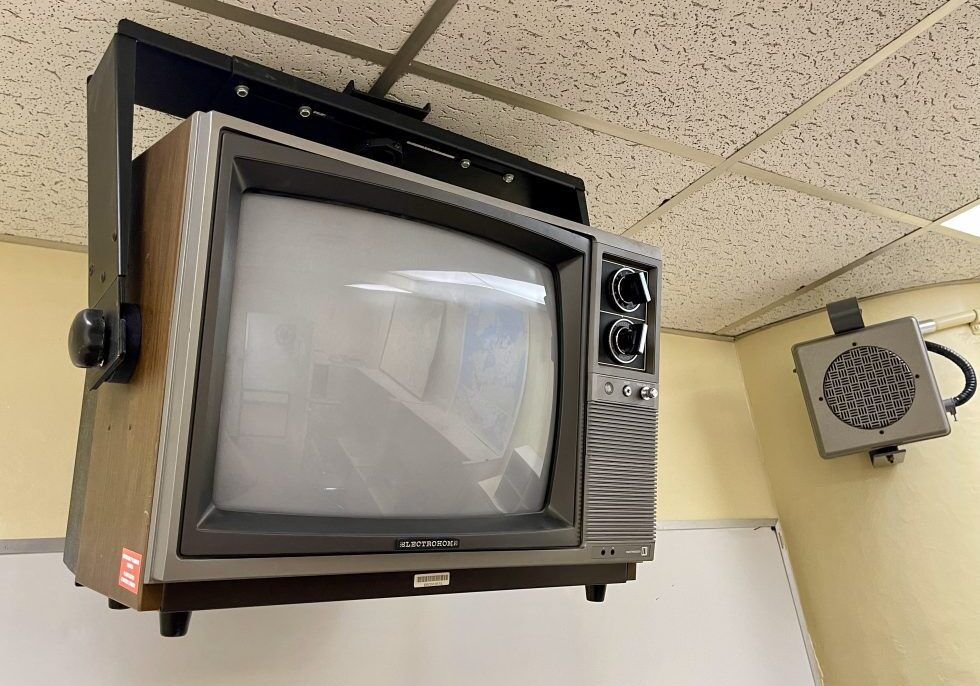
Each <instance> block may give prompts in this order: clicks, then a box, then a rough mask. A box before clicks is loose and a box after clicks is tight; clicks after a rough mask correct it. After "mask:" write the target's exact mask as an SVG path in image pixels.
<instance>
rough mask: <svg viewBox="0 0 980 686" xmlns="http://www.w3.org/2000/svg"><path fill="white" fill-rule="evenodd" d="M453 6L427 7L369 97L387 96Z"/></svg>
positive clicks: (450, 0)
mask: <svg viewBox="0 0 980 686" xmlns="http://www.w3.org/2000/svg"><path fill="white" fill-rule="evenodd" d="M455 6H456V0H435V2H433V3H432V4H431V5H430V6H429V9H427V10H426V11H425V15H423V17H422V19H421V20H420V21H419V23H418V24H417V25H416V26H415V28H414V29H412V33H410V34H409V36H408V38H406V39H405V42H404V43H402V45H401V47H400V48H398V52H396V53H395V57H394V59H392V60H391V62H389V63H388V65H387V66H386V67H385V68H384V71H382V72H381V76H379V77H378V79H377V80H376V81H375V82H374V85H372V86H371V89H370V90H369V91H368V92H369V93H370V94H371V95H374V96H376V97H383V96H385V95H387V94H388V91H389V90H391V87H392V86H394V85H395V82H396V81H398V79H400V78H401V77H402V76H404V75H405V72H406V71H407V70H408V68H409V66H410V65H411V64H412V61H413V60H414V59H415V57H416V55H418V54H419V51H420V50H422V48H424V47H425V44H426V43H428V42H429V39H430V38H432V34H434V33H435V32H436V31H437V30H438V29H439V27H440V26H442V22H443V21H445V19H446V17H447V16H449V12H450V11H452V9H453V7H455Z"/></svg>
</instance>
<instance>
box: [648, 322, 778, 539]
mask: <svg viewBox="0 0 980 686" xmlns="http://www.w3.org/2000/svg"><path fill="white" fill-rule="evenodd" d="M660 369H661V372H660V374H661V377H660V387H661V395H660V453H659V460H660V461H659V463H658V468H659V475H658V483H659V488H658V491H657V494H658V498H659V506H658V517H659V518H660V519H661V520H670V519H729V518H756V517H759V518H764V517H773V518H774V517H775V516H776V508H775V506H774V504H773V500H772V497H771V495H770V493H769V484H768V481H767V480H766V475H765V472H764V469H763V464H762V459H761V455H760V451H759V444H758V442H757V439H756V435H755V428H754V427H753V426H752V418H751V415H750V412H749V405H748V401H747V399H746V397H745V386H744V384H743V381H742V372H741V370H740V368H739V363H738V357H737V355H736V352H735V345H734V344H733V343H729V342H726V341H714V340H705V339H702V338H692V337H690V336H671V335H664V336H663V338H662V341H661V360H660Z"/></svg>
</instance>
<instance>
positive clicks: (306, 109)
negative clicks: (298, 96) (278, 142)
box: [299, 105, 313, 119]
mask: <svg viewBox="0 0 980 686" xmlns="http://www.w3.org/2000/svg"><path fill="white" fill-rule="evenodd" d="M311 114H313V108H312V107H310V106H309V105H302V106H301V107H300V108H299V116H301V117H302V118H303V119H308V118H309V116H310V115H311Z"/></svg>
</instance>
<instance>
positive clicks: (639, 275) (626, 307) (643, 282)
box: [609, 267, 653, 312]
mask: <svg viewBox="0 0 980 686" xmlns="http://www.w3.org/2000/svg"><path fill="white" fill-rule="evenodd" d="M609 287H610V296H611V297H612V300H613V303H615V304H616V307H618V308H619V309H621V310H622V311H623V312H635V311H636V310H638V309H639V308H640V307H641V306H642V305H645V304H646V303H648V302H650V301H651V300H652V299H653V297H652V296H651V295H650V285H649V283H647V275H646V272H641V271H637V270H635V269H631V268H630V267H623V268H622V269H619V270H618V271H617V272H616V273H615V274H613V275H612V279H610V281H609Z"/></svg>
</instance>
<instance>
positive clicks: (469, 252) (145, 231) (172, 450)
mask: <svg viewBox="0 0 980 686" xmlns="http://www.w3.org/2000/svg"><path fill="white" fill-rule="evenodd" d="M135 169H136V171H135V174H134V182H133V183H134V185H133V197H134V205H135V208H136V210H135V214H134V226H135V228H136V232H135V233H136V235H137V236H138V240H134V245H133V246H132V249H133V251H134V253H133V254H134V255H137V256H138V257H137V258H136V259H135V262H134V263H133V264H134V266H133V274H131V275H130V276H131V277H133V276H135V277H136V278H138V280H139V282H140V284H141V285H140V289H139V293H140V295H139V302H138V303H137V304H138V310H136V309H132V310H131V311H130V312H129V313H128V314H127V313H126V312H125V311H124V312H123V313H122V315H121V316H124V317H125V316H129V317H136V316H139V318H140V320H141V323H142V325H141V335H140V340H139V341H130V346H131V347H132V346H135V345H136V344H138V345H139V358H138V360H139V361H138V363H137V364H136V366H135V368H134V369H133V370H132V376H131V378H130V379H129V381H128V383H104V384H101V385H98V386H97V387H95V388H94V389H90V388H87V389H86V392H85V399H84V403H83V411H82V422H81V431H80V439H79V445H78V455H77V458H76V475H75V483H74V487H73V494H72V499H73V500H72V508H71V522H70V525H69V534H68V547H67V551H66V560H67V562H68V564H69V566H70V567H71V568H72V569H73V571H74V572H75V576H76V581H77V583H78V584H79V585H82V586H86V587H89V588H92V589H94V590H97V591H99V592H101V593H103V594H105V595H107V596H108V597H109V598H110V604H111V605H112V606H113V607H132V608H136V609H140V610H159V611H161V612H162V613H163V614H162V615H161V616H162V617H165V618H167V619H168V621H170V622H172V623H176V626H173V625H170V629H169V631H170V632H171V633H180V632H182V631H183V630H186V622H187V619H188V617H189V615H188V614H187V613H188V612H190V611H192V610H198V609H208V608H215V607H235V606H247V605H258V604H266V603H286V602H309V601H321V600H338V599H348V598H360V597H378V596H396V595H413V594H431V593H447V592H448V593H452V592H459V591H475V590H495V589H506V588H527V587H543V586H560V585H582V586H585V587H586V589H587V594H588V597H589V598H590V599H591V600H601V599H602V597H603V595H604V593H605V588H606V584H609V583H619V582H625V581H628V580H630V579H633V578H635V567H636V563H639V562H642V561H645V560H650V559H652V557H653V552H654V528H655V513H654V505H655V495H656V445H657V444H656V441H657V418H658V411H657V407H658V394H659V387H658V379H659V368H658V353H659V346H658V339H659V336H658V334H659V327H660V308H659V302H660V299H659V292H660V281H661V279H660V275H661V260H660V253H659V250H658V249H657V248H654V247H651V246H649V245H645V244H641V243H638V242H634V241H632V240H629V239H626V238H621V237H618V236H615V235H613V234H610V233H606V232H603V231H600V230H596V229H593V228H591V227H589V226H585V225H582V224H578V223H575V222H572V221H569V220H565V219H559V218H557V217H554V216H550V215H547V214H543V213H540V212H536V211H533V210H530V209H528V208H526V207H522V206H520V205H517V204H513V203H510V202H506V201H503V200H499V199H496V198H493V197H490V196H488V195H482V194H480V193H476V192H473V191H469V190H466V189H463V188H461V187H457V186H453V185H450V184H448V183H444V182H441V181H437V180H433V179H431V178H428V177H426V176H422V175H419V174H416V173H412V172H408V171H405V170H402V169H399V168H397V167H394V166H390V165H388V164H384V163H381V162H377V161H373V160H371V159H367V158H365V157H362V156H359V155H355V154H352V153H350V152H344V151H342V150H339V149H336V148H331V147H327V146H324V145H321V144H318V143H313V142H311V141H309V140H306V139H303V138H299V137H295V136H292V135H287V134H285V133H282V132H279V131H276V130H273V129H270V128H265V127H263V126H260V125H257V124H254V123H252V122H248V121H244V120H241V119H236V118H233V117H231V116H228V115H224V114H220V113H215V112H212V113H206V114H205V113H196V114H194V115H193V116H191V117H190V118H189V119H187V120H185V121H184V122H183V123H182V124H180V125H179V126H178V127H177V128H176V129H175V130H174V131H173V132H171V133H170V134H168V135H167V136H166V137H164V138H163V139H161V140H160V141H159V142H157V143H156V144H155V145H154V146H152V147H151V148H150V149H149V150H148V151H147V152H145V153H144V154H143V155H142V156H141V157H140V158H139V159H138V160H137V161H136V165H135ZM112 328H113V324H112V321H109V322H108V323H107V321H106V320H105V319H104V316H103V313H100V312H99V311H98V310H97V309H89V310H85V311H84V312H82V313H80V314H79V317H78V318H76V322H75V325H74V326H73V329H72V338H71V345H72V346H73V350H72V352H73V355H74V356H75V359H76V361H79V362H80V363H81V364H90V365H94V366H95V367H98V366H99V365H102V364H104V356H103V353H102V351H103V346H104V345H108V343H107V341H111V340H114V339H113V336H114V335H117V334H118V332H115V333H114V332H113V331H112V330H111V329H112Z"/></svg>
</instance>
